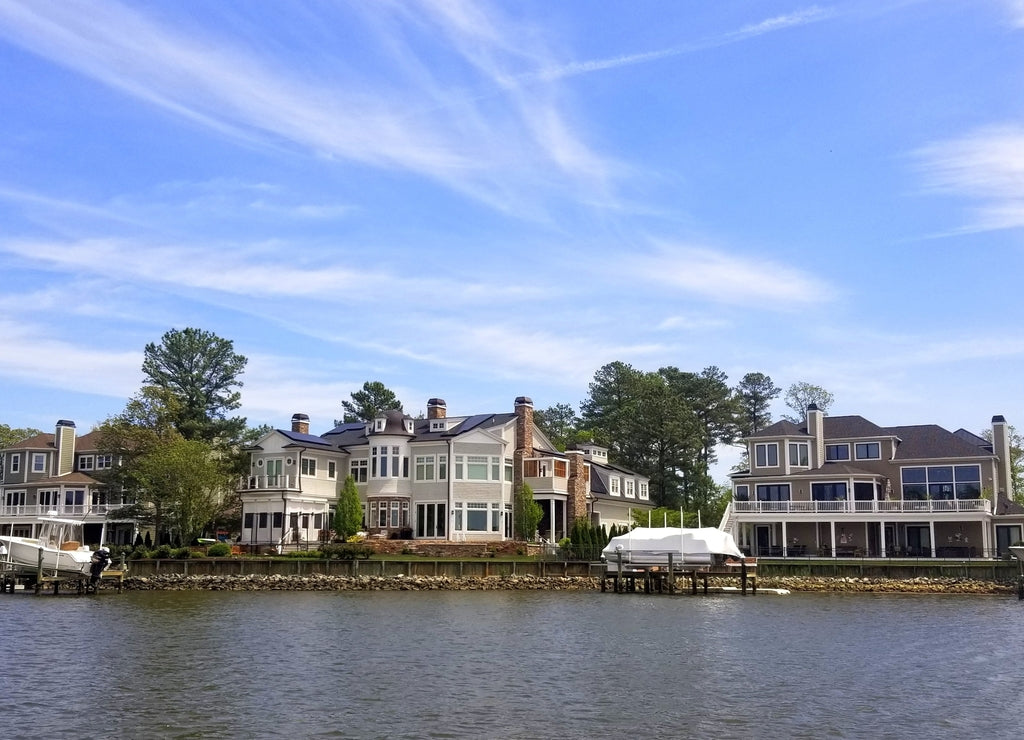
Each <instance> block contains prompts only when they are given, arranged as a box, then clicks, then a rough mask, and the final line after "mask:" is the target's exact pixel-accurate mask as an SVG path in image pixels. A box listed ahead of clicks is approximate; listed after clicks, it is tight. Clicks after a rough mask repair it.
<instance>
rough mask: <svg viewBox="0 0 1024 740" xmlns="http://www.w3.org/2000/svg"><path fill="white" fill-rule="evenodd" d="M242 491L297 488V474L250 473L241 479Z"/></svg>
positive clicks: (294, 489) (291, 489)
mask: <svg viewBox="0 0 1024 740" xmlns="http://www.w3.org/2000/svg"><path fill="white" fill-rule="evenodd" d="M242 490H244V491H266V490H287V491H297V490H299V477H298V476H297V475H250V476H247V477H245V478H243V479H242Z"/></svg>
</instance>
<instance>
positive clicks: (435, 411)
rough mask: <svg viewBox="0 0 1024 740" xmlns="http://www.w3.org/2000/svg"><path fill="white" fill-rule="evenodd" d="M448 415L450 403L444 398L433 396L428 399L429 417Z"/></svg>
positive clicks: (439, 417) (435, 417)
mask: <svg viewBox="0 0 1024 740" xmlns="http://www.w3.org/2000/svg"><path fill="white" fill-rule="evenodd" d="M447 416H448V405H447V404H446V403H445V402H444V399H443V398H431V399H430V400H429V401H427V418H428V419H444V418H446V417H447Z"/></svg>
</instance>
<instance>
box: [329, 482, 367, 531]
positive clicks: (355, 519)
mask: <svg viewBox="0 0 1024 740" xmlns="http://www.w3.org/2000/svg"><path fill="white" fill-rule="evenodd" d="M333 524H334V535H335V537H337V538H338V539H339V540H347V539H348V538H349V537H351V536H352V535H354V534H355V533H356V532H358V531H359V530H360V528H361V527H362V526H363V507H362V504H361V503H360V501H359V489H358V488H356V479H355V478H353V477H352V476H351V475H349V476H346V478H345V483H344V484H343V485H342V488H341V492H340V493H339V494H338V503H337V506H336V508H335V509H334V522H333Z"/></svg>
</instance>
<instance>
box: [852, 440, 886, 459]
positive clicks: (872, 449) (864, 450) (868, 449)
mask: <svg viewBox="0 0 1024 740" xmlns="http://www.w3.org/2000/svg"><path fill="white" fill-rule="evenodd" d="M854 451H855V453H856V457H857V459H858V460H878V459H880V458H881V457H882V445H881V444H880V443H878V442H858V443H857V444H855V445H854Z"/></svg>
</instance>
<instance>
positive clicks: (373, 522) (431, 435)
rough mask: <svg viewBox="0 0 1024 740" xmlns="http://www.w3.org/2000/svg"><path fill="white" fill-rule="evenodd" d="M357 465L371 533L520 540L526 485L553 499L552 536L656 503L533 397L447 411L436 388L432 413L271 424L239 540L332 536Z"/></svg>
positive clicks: (545, 501)
mask: <svg viewBox="0 0 1024 740" xmlns="http://www.w3.org/2000/svg"><path fill="white" fill-rule="evenodd" d="M348 475H351V476H352V477H353V478H354V479H355V481H356V485H357V487H358V490H359V497H360V500H361V501H362V505H363V517H364V525H365V528H366V529H367V531H368V532H370V534H371V535H375V536H383V537H402V538H409V539H434V540H447V541H466V542H474V541H475V542H483V541H495V540H499V541H500V540H507V539H512V514H513V511H512V509H513V505H514V498H515V497H514V491H515V490H517V489H518V487H519V485H520V484H521V483H526V484H528V485H529V486H530V488H531V489H532V491H533V497H534V500H535V501H537V502H539V503H540V504H541V506H542V507H543V509H544V518H543V520H542V521H541V523H540V527H539V534H540V535H541V536H542V537H544V538H545V539H548V540H549V541H557V540H558V539H560V538H561V537H563V536H564V535H565V533H567V532H568V531H569V529H570V528H571V527H572V525H573V523H574V522H575V521H576V520H577V519H579V518H581V517H586V518H588V519H590V520H591V521H592V522H593V523H595V524H596V525H602V524H603V525H606V526H609V527H610V526H612V525H615V524H626V523H627V522H628V521H629V519H630V513H631V510H632V509H649V508H651V504H650V497H649V483H648V479H647V478H646V477H644V476H641V475H638V474H636V473H633V472H631V471H629V470H626V469H624V468H621V467H617V466H615V465H612V464H610V463H609V462H608V456H607V450H606V449H604V448H602V447H598V446H594V445H587V446H583V447H582V448H581V449H578V450H571V451H568V452H560V451H558V450H557V449H556V448H555V447H554V445H552V444H551V442H550V441H549V440H547V439H546V438H545V437H544V435H543V434H542V433H541V432H540V430H538V429H536V428H535V426H534V423H533V402H532V401H531V400H530V399H529V398H526V397H519V398H517V399H516V401H515V409H514V411H512V412H507V413H485V414H474V415H471V416H448V414H447V405H446V404H445V402H444V401H443V400H441V399H439V398H432V399H430V400H429V401H428V403H427V416H426V418H425V419H414V418H412V417H410V416H408V415H407V414H404V413H402V412H401V411H387V412H384V413H382V414H380V415H379V416H377V418H375V419H373V420H372V421H371V422H368V423H364V422H358V423H351V424H341V425H339V426H336V427H335V428H333V429H331V430H330V431H328V432H326V433H324V434H322V435H314V434H310V432H309V419H308V417H307V416H306V415H305V414H296V415H295V416H293V417H292V424H291V429H288V430H284V429H277V430H274V431H272V432H269V433H268V434H266V435H265V436H264V437H263V438H261V439H260V440H259V441H258V442H257V444H256V445H255V446H254V447H253V448H252V449H251V463H250V474H249V476H248V477H247V478H246V480H245V481H243V484H242V487H241V490H240V496H241V500H242V533H241V542H242V543H243V544H248V545H263V544H279V543H295V542H298V543H302V542H315V541H317V540H319V539H322V538H324V537H326V536H327V535H328V531H329V530H330V527H331V519H332V516H333V510H334V506H335V504H336V502H337V498H338V494H339V492H340V490H341V486H342V485H343V483H344V479H345V477H346V476H348Z"/></svg>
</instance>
